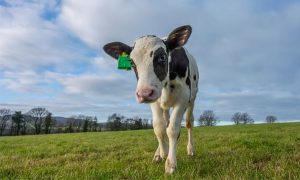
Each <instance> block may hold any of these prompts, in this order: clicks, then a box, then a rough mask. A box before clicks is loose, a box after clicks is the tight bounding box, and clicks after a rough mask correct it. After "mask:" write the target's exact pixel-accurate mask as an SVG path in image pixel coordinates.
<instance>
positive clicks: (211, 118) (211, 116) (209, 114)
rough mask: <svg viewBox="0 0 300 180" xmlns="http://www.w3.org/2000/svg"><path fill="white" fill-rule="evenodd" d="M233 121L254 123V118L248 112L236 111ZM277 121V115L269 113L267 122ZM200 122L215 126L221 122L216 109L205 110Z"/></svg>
mask: <svg viewBox="0 0 300 180" xmlns="http://www.w3.org/2000/svg"><path fill="white" fill-rule="evenodd" d="M231 121H232V122H233V123H234V124H236V125H240V124H254V119H253V118H252V117H251V116H250V114H248V113H247V112H236V113H234V114H233V115H232V118H231ZM275 121H277V117H276V116H273V115H269V116H267V117H266V119H265V122H266V123H274V122H275ZM198 122H199V124H200V126H215V125H217V123H218V122H219V118H218V117H217V116H216V114H215V113H214V111H212V110H205V111H203V112H202V114H201V115H200V117H199V119H198Z"/></svg>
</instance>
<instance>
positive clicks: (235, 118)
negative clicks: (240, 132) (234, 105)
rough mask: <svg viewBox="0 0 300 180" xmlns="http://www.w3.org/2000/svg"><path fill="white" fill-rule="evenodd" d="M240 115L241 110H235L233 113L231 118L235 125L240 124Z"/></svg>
mask: <svg viewBox="0 0 300 180" xmlns="http://www.w3.org/2000/svg"><path fill="white" fill-rule="evenodd" d="M241 116H242V113H241V112H236V113H234V114H233V116H232V118H231V119H232V121H233V122H234V124H236V125H239V124H241Z"/></svg>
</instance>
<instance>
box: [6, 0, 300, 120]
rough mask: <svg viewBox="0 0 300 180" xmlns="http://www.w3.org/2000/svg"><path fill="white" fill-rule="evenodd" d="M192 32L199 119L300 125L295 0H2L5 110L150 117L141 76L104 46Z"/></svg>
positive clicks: (299, 5) (299, 26)
mask: <svg viewBox="0 0 300 180" xmlns="http://www.w3.org/2000/svg"><path fill="white" fill-rule="evenodd" d="M186 24H189V25H191V26H192V28H193V33H192V35H191V37H190V39H189V41H188V43H187V44H186V45H185V47H186V48H187V49H188V51H189V52H190V53H191V54H192V55H193V56H194V57H195V59H196V60H197V64H198V67H199V73H200V81H199V92H198V97H197V100H196V106H195V110H194V114H195V117H196V118H198V117H199V116H200V114H201V112H203V111H204V110H213V111H214V112H215V113H216V115H217V116H218V117H219V119H220V120H221V121H222V122H226V121H227V122H228V121H230V119H231V116H232V114H233V113H235V112H240V111H241V112H248V113H249V114H250V115H251V116H252V117H253V119H254V120H256V121H263V120H264V119H265V117H266V116H267V115H275V116H277V118H278V119H279V120H281V121H293V120H300V81H299V79H300V71H299V68H300V33H299V32H300V1H297V0H285V1H273V0H228V1H223V0H214V1H212V0H165V1H161V0H152V1H140V0H111V1H99V0H87V1H74V0H0V108H9V109H12V110H22V111H23V112H27V111H29V110H30V109H31V108H33V107H39V106H42V107H46V108H47V109H48V110H49V111H51V112H52V113H53V115H55V116H65V117H69V116H71V115H78V114H85V115H91V116H97V117H98V119H99V120H100V121H106V120H107V117H108V116H109V115H110V114H112V113H119V114H122V115H125V116H128V117H133V116H141V117H144V118H151V111H150V108H149V105H147V104H138V103H137V102H136V99H135V96H134V92H135V88H136V79H135V75H134V73H133V72H132V71H121V70H118V69H117V67H116V61H114V60H113V59H112V58H110V57H109V56H108V55H106V54H105V53H104V52H103V50H102V46H103V45H105V44H106V43H109V42H112V41H121V42H124V43H126V44H128V45H133V43H134V40H135V39H136V38H138V37H140V36H142V35H148V34H151V35H157V36H159V37H164V36H166V35H168V34H169V33H170V32H171V31H172V30H173V29H175V28H176V27H178V26H181V25H186Z"/></svg>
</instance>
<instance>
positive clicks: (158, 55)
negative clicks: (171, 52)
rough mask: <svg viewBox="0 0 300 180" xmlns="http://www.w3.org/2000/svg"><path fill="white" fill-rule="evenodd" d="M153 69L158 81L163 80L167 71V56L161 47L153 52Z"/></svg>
mask: <svg viewBox="0 0 300 180" xmlns="http://www.w3.org/2000/svg"><path fill="white" fill-rule="evenodd" d="M153 69H154V73H155V74H156V76H157V77H158V79H159V80H160V81H163V80H164V79H165V78H166V76H167V73H168V56H167V53H166V51H165V50H164V48H162V47H160V48H158V49H157V50H156V51H155V52H154V58H153Z"/></svg>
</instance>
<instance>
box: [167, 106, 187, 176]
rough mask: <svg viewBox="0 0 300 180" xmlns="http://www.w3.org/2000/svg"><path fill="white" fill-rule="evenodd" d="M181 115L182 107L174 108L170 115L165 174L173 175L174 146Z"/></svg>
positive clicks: (175, 162) (174, 164) (178, 131)
mask: <svg viewBox="0 0 300 180" xmlns="http://www.w3.org/2000/svg"><path fill="white" fill-rule="evenodd" d="M183 114H184V107H181V106H175V107H174V109H173V111H172V114H171V118H170V122H169V126H168V128H167V134H168V138H169V154H168V158H167V160H166V164H165V171H166V173H170V174H171V173H173V172H174V171H175V169H176V166H177V161H176V146H177V139H178V136H179V133H180V127H181V125H180V124H181V119H182V117H183Z"/></svg>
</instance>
